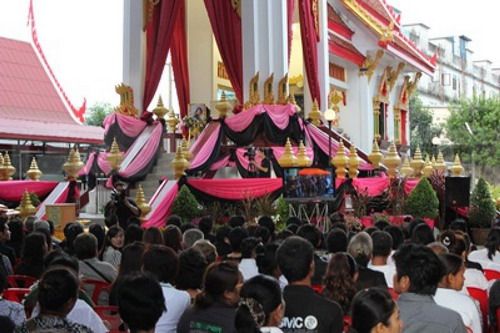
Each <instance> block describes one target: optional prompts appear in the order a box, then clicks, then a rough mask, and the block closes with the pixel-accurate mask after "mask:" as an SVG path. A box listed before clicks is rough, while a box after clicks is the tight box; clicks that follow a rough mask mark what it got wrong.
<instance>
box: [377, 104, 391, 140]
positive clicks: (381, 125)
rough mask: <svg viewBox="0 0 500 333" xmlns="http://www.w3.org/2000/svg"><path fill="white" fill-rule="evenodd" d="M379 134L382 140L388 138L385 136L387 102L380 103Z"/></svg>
mask: <svg viewBox="0 0 500 333" xmlns="http://www.w3.org/2000/svg"><path fill="white" fill-rule="evenodd" d="M378 124H379V134H380V138H381V139H382V140H388V139H389V138H388V136H387V104H385V103H380V114H379V116H378Z"/></svg>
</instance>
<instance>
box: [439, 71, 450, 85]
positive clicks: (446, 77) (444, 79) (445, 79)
mask: <svg viewBox="0 0 500 333" xmlns="http://www.w3.org/2000/svg"><path fill="white" fill-rule="evenodd" d="M441 85H442V86H449V85H450V73H441Z"/></svg>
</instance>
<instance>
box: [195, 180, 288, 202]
mask: <svg viewBox="0 0 500 333" xmlns="http://www.w3.org/2000/svg"><path fill="white" fill-rule="evenodd" d="M188 184H189V185H190V186H192V187H194V188H195V189H197V190H199V191H202V192H204V193H206V194H209V195H211V196H214V197H217V198H221V199H226V200H243V199H245V198H247V197H252V198H258V197H261V196H263V195H265V194H271V193H273V192H274V191H276V190H278V189H280V188H281V187H282V186H283V180H282V179H281V178H245V179H189V180H188Z"/></svg>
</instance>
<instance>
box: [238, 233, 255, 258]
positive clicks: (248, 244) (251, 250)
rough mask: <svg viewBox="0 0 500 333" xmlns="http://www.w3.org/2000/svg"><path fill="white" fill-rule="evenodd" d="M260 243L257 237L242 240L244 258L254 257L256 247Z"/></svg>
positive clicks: (242, 255)
mask: <svg viewBox="0 0 500 333" xmlns="http://www.w3.org/2000/svg"><path fill="white" fill-rule="evenodd" d="M259 244H260V239H258V238H255V237H248V238H245V239H244V240H243V242H241V257H242V258H243V259H249V258H254V257H255V255H256V253H255V249H256V248H257V246H258V245H259Z"/></svg>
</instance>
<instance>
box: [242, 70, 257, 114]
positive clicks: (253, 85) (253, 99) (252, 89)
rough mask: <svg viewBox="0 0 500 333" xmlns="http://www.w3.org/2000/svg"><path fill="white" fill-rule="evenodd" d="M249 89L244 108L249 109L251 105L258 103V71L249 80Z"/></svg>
mask: <svg viewBox="0 0 500 333" xmlns="http://www.w3.org/2000/svg"><path fill="white" fill-rule="evenodd" d="M248 89H249V93H248V96H249V99H248V102H246V103H245V105H244V108H245V109H250V108H251V107H253V106H255V105H258V104H259V103H260V95H259V72H257V74H255V76H254V77H253V78H252V79H251V80H250V83H249V84H248Z"/></svg>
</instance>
